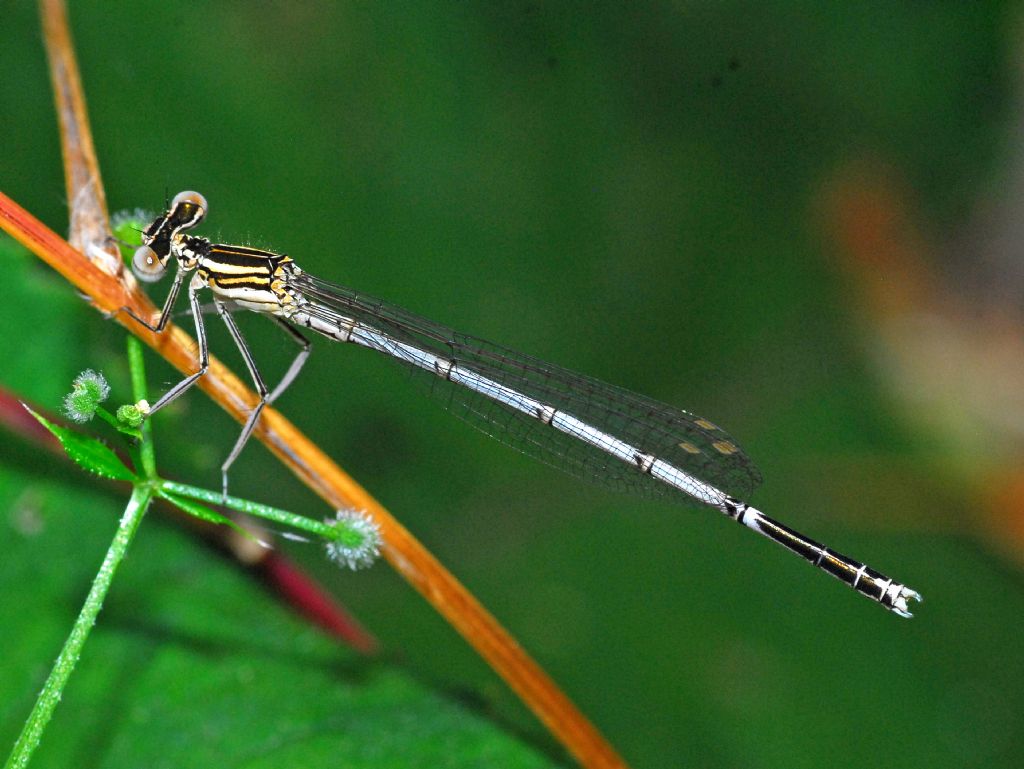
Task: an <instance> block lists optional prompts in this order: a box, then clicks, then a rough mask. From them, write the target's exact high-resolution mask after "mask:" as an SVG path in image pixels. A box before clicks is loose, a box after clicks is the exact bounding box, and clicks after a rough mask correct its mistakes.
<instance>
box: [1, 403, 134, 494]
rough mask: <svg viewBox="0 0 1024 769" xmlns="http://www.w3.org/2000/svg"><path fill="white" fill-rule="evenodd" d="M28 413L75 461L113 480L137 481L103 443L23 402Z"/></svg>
mask: <svg viewBox="0 0 1024 769" xmlns="http://www.w3.org/2000/svg"><path fill="white" fill-rule="evenodd" d="M21 405H23V406H25V408H26V409H27V410H28V413H29V414H31V415H32V416H34V417H35V418H36V419H38V420H39V423H40V424H41V425H42V426H43V427H45V428H46V429H47V430H49V431H50V432H51V433H53V434H54V435H55V436H56V437H57V440H58V441H60V445H61V446H63V447H64V451H66V452H67V454H68V456H69V457H71V458H72V459H73V460H74V461H75V462H77V463H78V464H79V465H81V466H82V467H84V468H85V469H86V470H89V471H90V472H93V473H96V475H100V476H102V477H104V478H112V479H114V480H115V481H137V480H139V479H138V477H137V476H136V475H135V473H133V472H132V471H131V470H129V469H128V468H127V467H125V464H124V462H122V461H121V460H120V459H119V458H118V456H117V454H115V453H114V452H113V451H111V450H110V448H109V447H107V446H106V445H105V444H103V443H101V442H100V441H98V440H96V439H95V438H87V437H86V436H84V435H79V434H78V433H76V432H75V431H74V430H69V429H67V428H66V427H61V426H60V425H55V424H54V423H53V422H51V421H50V420H48V419H46V418H45V417H42V416H40V415H39V414H37V413H36V412H34V411H33V410H32V409H30V408H29V407H28V406H26V405H25V404H24V403H23V404H21Z"/></svg>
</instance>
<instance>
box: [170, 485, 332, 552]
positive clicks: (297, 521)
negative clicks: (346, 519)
mask: <svg viewBox="0 0 1024 769" xmlns="http://www.w3.org/2000/svg"><path fill="white" fill-rule="evenodd" d="M160 488H161V489H163V490H164V491H169V492H171V493H172V494H180V495H181V496H183V497H189V498H191V499H198V500H200V501H201V502H209V503H211V504H214V505H224V506H225V507H230V508H231V509H232V510H238V511H240V512H243V513H248V514H249V515H254V516H256V517H257V518H266V519H267V520H270V521H275V522H276V523H282V524H284V525H285V526H291V527H293V528H296V529H302V530H303V531H308V532H310V533H311V534H316V535H318V536H320V537H324V538H326V539H334V538H335V536H334V535H335V534H336V530H335V528H334V526H333V525H332V524H329V523H323V522H322V521H317V520H314V519H312V518H306V517H305V516H303V515H298V514H297V513H290V512H288V511H287V510H281V509H280V508H277V507H270V506H269V505H261V504H260V503H259V502H252V501H250V500H248V499H239V498H238V497H224V496H222V495H221V493H220V492H219V491H210V490H209V489H200V488H197V487H196V486H187V485H186V484H184V483H175V482H174V481H161V482H160Z"/></svg>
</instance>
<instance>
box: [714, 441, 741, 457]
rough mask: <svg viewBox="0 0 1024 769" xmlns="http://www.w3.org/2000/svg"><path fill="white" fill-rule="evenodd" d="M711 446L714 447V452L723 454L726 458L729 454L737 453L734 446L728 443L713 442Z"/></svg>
mask: <svg viewBox="0 0 1024 769" xmlns="http://www.w3.org/2000/svg"><path fill="white" fill-rule="evenodd" d="M711 445H712V446H714V447H715V451H717V452H718V453H720V454H725V455H726V456H728V455H729V454H735V453H736V452H737V451H739V449H738V448H736V446H735V444H732V443H729V441H715V442H714V443H712V444H711Z"/></svg>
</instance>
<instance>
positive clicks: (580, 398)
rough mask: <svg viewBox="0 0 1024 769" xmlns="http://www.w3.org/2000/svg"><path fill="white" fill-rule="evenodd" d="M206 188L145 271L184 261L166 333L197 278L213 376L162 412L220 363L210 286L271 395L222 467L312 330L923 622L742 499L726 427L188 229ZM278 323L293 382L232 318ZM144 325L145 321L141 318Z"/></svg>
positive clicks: (591, 474)
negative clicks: (247, 315) (207, 319)
mask: <svg viewBox="0 0 1024 769" xmlns="http://www.w3.org/2000/svg"><path fill="white" fill-rule="evenodd" d="M206 211H207V205H206V199H205V198H203V196H202V195H200V194H198V193H196V192H182V193H180V194H178V195H177V196H175V198H174V200H173V201H172V202H171V204H170V206H169V207H168V209H167V211H166V212H165V213H163V214H161V215H160V216H158V217H157V218H156V219H155V220H154V221H153V223H152V224H150V226H149V227H147V228H146V230H145V231H144V232H143V236H142V240H143V246H141V247H140V248H139V249H138V250H137V251H136V252H135V256H134V258H133V261H132V265H133V268H134V271H135V273H136V275H138V276H139V277H140V279H142V280H146V281H153V280H159V279H160V278H161V277H162V276H163V275H164V274H165V272H166V270H167V267H168V266H169V265H170V264H171V263H172V262H173V265H174V267H175V268H176V273H175V277H174V283H173V284H172V286H171V290H170V292H169V293H168V296H167V299H166V301H165V302H164V306H163V309H162V311H161V313H160V317H159V319H158V320H157V322H156V324H150V323H149V322H148V321H146V320H143V319H141V318H137V317H136V320H139V321H140V322H141V323H143V324H144V325H146V326H147V327H148V328H150V329H152V330H154V331H157V332H159V331H162V330H163V329H164V328H165V326H166V325H167V322H168V319H169V317H170V313H171V310H172V309H173V306H174V303H175V300H176V299H177V296H178V293H179V291H180V289H181V286H182V284H183V281H184V279H185V277H186V276H187V275H189V274H192V278H191V280H190V282H189V285H188V297H189V304H190V307H191V310H192V316H193V319H194V321H195V326H196V337H197V341H198V345H199V369H198V371H196V372H195V373H194V374H192V375H190V376H188V377H186V378H185V379H183V380H182V381H181V382H179V383H178V384H177V385H175V386H174V387H172V388H171V389H170V390H169V391H168V392H167V393H166V394H165V395H164V396H163V397H162V398H160V399H159V400H158V401H157V402H156V403H155V404H153V406H152V407H150V413H153V412H156V411H158V410H159V409H161V408H162V407H163V406H165V405H167V404H168V403H170V402H171V401H172V400H174V399H175V398H177V397H178V396H180V395H181V394H182V393H183V392H185V390H187V389H188V388H189V387H191V386H192V385H193V384H194V383H195V382H196V381H197V380H198V379H199V378H200V377H201V376H203V374H205V373H206V369H207V366H208V363H209V352H208V349H207V344H206V333H205V329H204V326H203V313H202V306H201V304H200V301H199V298H198V295H199V292H200V291H203V290H205V289H209V290H210V292H211V293H212V295H213V303H214V306H215V307H216V309H217V312H218V314H219V315H220V317H221V318H222V319H223V320H224V323H225V324H226V325H227V327H228V330H229V331H230V333H231V336H232V338H233V339H234V340H235V343H236V344H237V345H238V348H239V350H240V351H241V353H242V357H243V358H244V360H245V364H246V367H247V368H248V370H249V374H250V375H251V376H252V379H253V382H254V384H255V386H256V390H257V392H258V393H259V395H260V400H259V402H258V403H257V405H256V407H255V408H254V409H253V411H252V412H251V413H250V415H249V417H248V419H247V420H246V423H245V425H244V427H243V428H242V433H241V435H240V436H239V437H238V440H237V441H236V442H235V445H234V447H233V448H232V450H231V453H230V454H229V455H228V458H227V460H225V462H224V464H223V465H222V467H221V472H222V483H223V489H224V494H225V495H226V494H227V483H228V469H229V468H230V467H231V464H232V463H233V462H234V461H235V459H236V458H237V457H238V455H239V453H240V452H241V450H242V447H243V446H244V445H245V443H246V441H247V440H248V439H249V436H250V435H251V434H252V431H253V428H254V427H255V425H256V422H257V420H258V419H259V416H260V413H261V412H262V410H263V408H264V407H265V406H266V405H267V404H269V403H273V402H274V400H275V399H276V398H277V397H278V396H280V394H281V393H282V392H284V390H285V389H286V388H287V387H288V385H289V384H291V382H292V381H293V380H294V379H295V377H296V376H297V375H298V373H299V370H300V369H301V368H302V365H303V364H304V363H305V361H306V358H307V357H308V356H309V350H310V347H309V342H308V340H307V339H306V338H305V337H304V336H303V335H302V333H301V332H300V331H299V328H306V329H310V330H312V331H315V332H317V333H319V334H321V335H323V336H326V337H328V338H330V339H333V340H335V341H339V342H351V343H353V344H356V345H359V346H362V347H367V348H369V349H372V350H376V351H378V352H382V353H385V354H386V355H388V356H390V357H392V358H394V359H395V360H397V361H399V362H400V363H402V364H404V365H405V366H406V367H407V368H408V369H409V370H411V371H412V372H414V374H416V375H417V377H418V378H419V379H420V380H422V381H424V382H425V383H427V384H428V389H429V391H430V392H431V393H432V394H434V395H435V396H437V397H439V398H440V399H441V400H442V402H443V404H444V405H445V407H446V408H448V409H449V410H451V411H452V412H454V413H455V414H456V415H457V416H459V417H461V418H463V419H465V420H466V421H467V422H469V423H470V424H472V425H474V426H475V427H477V428H479V429H481V430H483V431H484V432H486V433H487V434H489V435H491V436H493V437H495V438H497V439H499V440H501V441H503V442H505V443H507V444H509V445H511V446H513V447H514V448H517V449H519V450H520V451H523V452H525V453H528V454H531V455H533V456H535V457H537V458H539V459H541V460H542V461H544V462H547V463H548V464H551V465H553V466H555V467H558V468H560V469H562V470H565V471H567V472H569V473H572V474H574V475H577V476H580V477H583V478H586V479H588V480H593V481H598V482H600V483H602V484H604V485H607V486H611V487H613V488H617V489H621V490H626V491H635V492H639V493H642V494H645V495H648V496H665V497H669V498H671V499H673V500H675V501H678V502H684V503H690V504H700V505H705V506H708V507H711V508H714V509H716V510H718V511H719V512H721V513H723V514H725V515H726V516H728V517H729V518H732V519H733V520H735V521H737V522H738V523H741V524H743V525H744V526H746V527H748V528H751V529H753V530H754V531H756V532H758V533H759V534H762V535H763V536H765V537H768V538H769V539H771V540H773V541H775V542H777V543H779V544H780V545H783V546H784V547H786V548H788V549H789V550H791V551H793V552H795V553H797V554H798V555H800V556H802V557H803V558H805V559H807V560H808V561H810V562H811V563H812V564H813V565H815V566H816V567H818V568H819V569H821V570H822V571H826V572H828V573H829V574H832V575H833V576H834V577H837V578H838V579H840V580H842V581H843V582H845V583H846V584H847V585H849V586H850V587H852V588H854V589H855V590H856V591H857V592H859V593H861V594H862V595H865V596H867V597H869V598H871V599H872V600H874V601H877V602H879V603H881V604H882V605H883V606H885V607H886V608H888V609H891V610H892V611H894V612H896V613H897V614H899V615H901V616H904V617H909V616H910V612H909V609H908V602H909V601H910V600H919V599H920V596H919V595H918V594H917V593H916V592H915V591H913V590H911V589H909V588H907V587H905V586H904V585H902V584H899V583H897V582H894V581H893V580H892V579H890V578H889V577H886V576H885V575H884V574H881V573H880V572H877V571H875V570H873V569H870V568H868V567H867V566H865V565H864V564H862V563H860V562H858V561H855V560H853V559H851V558H848V557H847V556H844V555H842V554H840V553H837V552H835V551H833V550H830V549H828V548H826V547H825V546H823V545H821V544H819V543H817V542H815V541H814V540H812V539H809V538H807V537H805V536H803V535H802V534H800V533H798V532H796V531H794V530H792V529H790V528H787V527H786V526H783V525H782V524H780V523H778V522H776V521H774V520H772V519H771V518H769V517H768V516H766V515H764V514H763V513H762V512H761V511H759V510H757V509H756V508H754V507H752V506H751V505H749V504H747V503H746V502H744V501H742V500H743V499H745V498H746V497H747V496H748V495H749V494H750V493H751V492H752V491H753V490H754V488H755V487H756V486H757V485H758V483H759V482H760V480H761V476H760V473H759V472H758V471H757V468H756V467H755V466H754V464H753V462H751V461H750V459H749V458H748V457H747V456H746V454H744V452H743V451H742V450H741V449H740V448H739V445H738V444H737V443H736V441H734V440H733V439H732V438H731V437H730V436H729V435H728V434H727V433H726V432H725V431H724V430H722V429H721V428H720V427H718V426H717V425H715V424H714V423H713V422H710V421H708V420H706V419H703V418H701V417H697V416H694V415H692V414H689V413H687V412H685V411H683V410H681V409H678V408H675V407H673V406H669V405H666V404H664V403H659V402H658V401H655V400H652V399H650V398H646V397H644V396H642V395H638V394H636V393H632V392H629V391H628V390H624V389H622V388H619V387H614V386H612V385H608V384H605V383H604V382H600V381H598V380H596V379H592V378H591V377H587V376H585V375H582V374H577V373H574V372H571V371H568V370H566V369H563V368H560V367H558V366H554V365H552V364H550V363H546V362H544V361H541V360H538V359H537V358H533V357H530V356H528V355H524V354H522V353H519V352H516V351H514V350H510V349H508V348H504V347H501V346H499V345H495V344H492V343H490V342H485V341H483V340H481V339H478V338H476V337H473V336H470V335H468V334H462V333H459V332H456V331H454V330H452V329H450V328H447V327H446V326H443V325H441V324H438V323H435V322H433V321H430V320H427V319H426V318H422V317H420V316H418V315H415V314H413V313H411V312H408V311H407V310H403V309H402V308H400V307H397V306H395V305H392V304H389V303H387V302H384V301H381V300H379V299H373V298H372V297H368V296H366V295H364V294H361V293H358V292H356V291H353V290H351V289H348V288H345V287H343V286H338V285H335V284H332V283H328V282H327V281H324V280H320V279H319V278H316V277H314V276H312V275H309V274H308V273H306V272H304V271H302V270H301V269H299V267H298V266H297V265H296V264H295V263H294V262H293V261H292V259H291V257H289V256H287V255H285V254H277V253H274V252H271V251H262V250H259V249H254V248H247V247H245V246H233V245H224V244H218V243H211V242H210V241H209V240H207V239H206V238H202V237H199V236H195V235H190V234H187V230H190V229H192V228H194V227H195V226H196V225H198V224H199V223H200V222H201V221H202V220H203V218H204V217H205V215H206ZM234 308H242V309H246V310H252V311H254V312H258V313H261V314H264V315H266V316H268V317H270V318H272V319H273V320H274V321H275V322H277V323H278V325H280V326H281V327H282V328H283V329H285V331H286V332H287V333H288V334H289V336H290V337H291V338H292V339H294V340H295V342H296V343H297V344H299V345H300V347H301V349H300V351H299V353H298V355H297V356H296V358H295V360H294V361H293V362H292V364H291V366H290V367H289V368H288V370H287V372H286V373H285V375H284V377H283V378H282V379H281V382H280V383H278V385H277V386H276V387H275V388H274V389H273V390H270V389H268V388H267V386H266V385H265V384H264V382H263V378H262V376H261V375H260V373H259V370H258V368H257V366H256V363H255V361H254V360H253V357H252V355H251V353H250V352H249V349H248V346H247V345H246V343H245V340H244V339H243V337H242V334H241V332H240V331H239V330H238V327H237V326H236V324H235V322H234V319H233V318H232V317H231V312H230V311H231V310H232V309H234ZM133 317H135V316H134V315H133Z"/></svg>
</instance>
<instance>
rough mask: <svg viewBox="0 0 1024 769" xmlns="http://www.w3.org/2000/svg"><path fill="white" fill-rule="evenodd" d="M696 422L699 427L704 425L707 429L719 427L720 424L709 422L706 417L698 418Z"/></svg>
mask: <svg viewBox="0 0 1024 769" xmlns="http://www.w3.org/2000/svg"><path fill="white" fill-rule="evenodd" d="M694 424H695V425H697V426H698V427H703V428H704V429H705V430H717V429H718V425H714V424H711V422H709V421H708V420H706V419H698V420H697V421H696V422H694Z"/></svg>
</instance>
